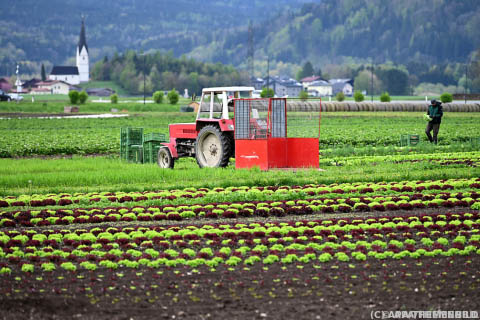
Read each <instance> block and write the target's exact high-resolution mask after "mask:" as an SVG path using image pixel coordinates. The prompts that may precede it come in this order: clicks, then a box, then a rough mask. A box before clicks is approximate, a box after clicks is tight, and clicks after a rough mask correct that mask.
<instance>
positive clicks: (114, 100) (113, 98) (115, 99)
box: [110, 93, 118, 104]
mask: <svg viewBox="0 0 480 320" xmlns="http://www.w3.org/2000/svg"><path fill="white" fill-rule="evenodd" d="M110 102H111V103H112V104H117V103H118V94H116V93H114V94H112V95H111V96H110Z"/></svg>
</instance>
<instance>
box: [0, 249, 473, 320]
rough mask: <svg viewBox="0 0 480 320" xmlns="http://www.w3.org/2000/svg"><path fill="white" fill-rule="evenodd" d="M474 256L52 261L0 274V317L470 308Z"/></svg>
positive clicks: (319, 314) (350, 314)
mask: <svg viewBox="0 0 480 320" xmlns="http://www.w3.org/2000/svg"><path fill="white" fill-rule="evenodd" d="M479 263H480V257H479V256H478V255H475V256H471V257H458V256H457V257H454V258H423V259H420V260H413V259H406V260H401V261H395V260H385V261H375V260H367V262H363V263H355V267H354V268H353V267H352V266H353V265H352V264H348V263H340V264H336V263H326V264H321V263H319V264H318V265H319V266H318V267H319V268H318V269H317V268H314V267H313V265H305V266H304V267H303V269H299V268H298V267H297V265H294V264H293V265H288V266H286V267H283V268H282V265H281V264H274V265H271V266H268V268H267V269H268V270H265V269H263V267H261V266H260V265H256V266H254V267H251V268H250V270H244V269H243V268H238V267H237V268H235V269H234V270H233V269H232V270H233V271H229V270H228V269H227V268H224V267H222V268H218V269H217V270H216V271H215V272H211V271H209V270H208V269H206V268H199V269H198V273H193V272H191V269H188V268H185V269H177V271H178V270H180V272H178V273H175V272H174V270H166V269H162V270H164V273H163V274H162V275H159V274H157V270H152V269H145V270H132V269H123V270H117V271H109V270H102V271H97V272H95V273H92V272H76V273H70V272H66V271H58V272H53V273H50V274H43V275H42V277H43V278H42V279H41V280H37V279H35V276H31V277H30V278H28V279H27V280H25V281H22V282H19V281H15V280H14V276H15V275H12V277H9V278H6V279H5V278H2V279H1V286H0V288H1V289H0V291H1V298H0V308H1V310H2V315H0V318H2V319H76V318H78V319H370V315H371V312H372V311H382V310H385V311H392V310H479V308H480V299H478V292H479V290H478V289H479V284H480V283H479V282H480V270H479V269H478V265H479ZM300 266H301V265H300ZM336 266H338V268H336ZM140 272H141V273H140ZM100 274H101V275H103V277H100V276H99V275H100ZM118 274H123V277H119V276H118ZM37 276H38V275H37ZM78 276H81V277H83V279H79V278H78ZM24 277H25V276H24V275H23V277H22V278H24ZM58 277H63V278H61V279H60V280H59V279H58ZM89 288H90V289H89ZM64 289H66V290H64ZM15 290H17V291H18V292H15ZM41 290H44V292H40V291H41Z"/></svg>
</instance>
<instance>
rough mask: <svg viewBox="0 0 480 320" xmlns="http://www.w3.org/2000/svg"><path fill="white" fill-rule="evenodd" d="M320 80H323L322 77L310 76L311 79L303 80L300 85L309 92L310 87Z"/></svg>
mask: <svg viewBox="0 0 480 320" xmlns="http://www.w3.org/2000/svg"><path fill="white" fill-rule="evenodd" d="M318 80H322V77H320V76H310V77H305V78H303V79H302V80H300V83H301V84H302V86H303V90H308V87H309V86H310V85H311V84H312V83H313V82H316V81H318Z"/></svg>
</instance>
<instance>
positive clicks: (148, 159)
mask: <svg viewBox="0 0 480 320" xmlns="http://www.w3.org/2000/svg"><path fill="white" fill-rule="evenodd" d="M164 141H165V135H164V134H163V133H147V134H144V135H143V163H157V159H158V150H159V149H160V147H161V143H162V142H164Z"/></svg>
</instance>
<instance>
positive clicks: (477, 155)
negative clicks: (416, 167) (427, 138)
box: [320, 151, 480, 166]
mask: <svg viewBox="0 0 480 320" xmlns="http://www.w3.org/2000/svg"><path fill="white" fill-rule="evenodd" d="M420 161H429V162H436V163H441V164H452V163H456V162H458V163H459V164H471V165H473V166H478V165H479V163H480V152H478V151H474V152H447V153H445V152H444V153H427V154H405V155H401V154H400V155H399V154H395V155H387V156H363V157H333V158H325V159H320V166H322V165H335V166H339V165H359V164H370V163H378V162H394V163H402V162H420Z"/></svg>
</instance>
